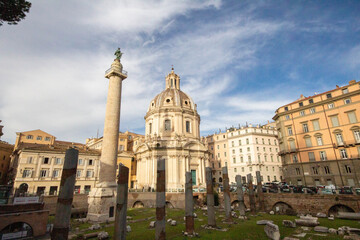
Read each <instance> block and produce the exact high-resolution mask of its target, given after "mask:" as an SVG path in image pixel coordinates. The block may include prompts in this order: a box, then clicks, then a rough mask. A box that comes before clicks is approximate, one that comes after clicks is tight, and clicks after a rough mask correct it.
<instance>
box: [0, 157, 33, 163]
mask: <svg viewBox="0 0 360 240" xmlns="http://www.w3.org/2000/svg"><path fill="white" fill-rule="evenodd" d="M3 160H5V156H4V159H3ZM27 163H32V157H27Z"/></svg>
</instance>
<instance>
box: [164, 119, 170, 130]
mask: <svg viewBox="0 0 360 240" xmlns="http://www.w3.org/2000/svg"><path fill="white" fill-rule="evenodd" d="M170 130H171V122H170V120H169V119H166V120H165V131H170Z"/></svg>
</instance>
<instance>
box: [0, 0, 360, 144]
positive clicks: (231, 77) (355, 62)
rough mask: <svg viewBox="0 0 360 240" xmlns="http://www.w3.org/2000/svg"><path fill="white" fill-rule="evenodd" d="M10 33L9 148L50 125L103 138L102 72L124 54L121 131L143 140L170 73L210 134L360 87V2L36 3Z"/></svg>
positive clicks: (5, 112) (6, 85)
mask: <svg viewBox="0 0 360 240" xmlns="http://www.w3.org/2000/svg"><path fill="white" fill-rule="evenodd" d="M32 4H33V5H32V8H31V9H30V13H28V14H27V17H26V19H25V20H23V21H21V22H20V23H19V25H17V26H9V25H3V26H2V27H0V66H1V67H0V86H1V94H0V119H1V120H3V122H2V124H3V125H4V126H5V127H4V136H3V137H2V140H5V141H8V142H11V143H13V142H14V140H15V137H16V134H15V132H19V131H28V130H33V129H42V130H44V131H46V132H49V133H51V134H53V135H55V136H56V137H57V138H58V139H61V140H69V141H77V142H85V139H86V138H88V137H92V136H96V133H97V130H98V129H99V132H100V134H101V133H102V130H103V121H104V115H105V104H106V94H107V87H108V81H107V79H105V78H104V71H105V70H106V69H107V68H109V67H110V64H111V62H112V60H113V59H114V56H113V53H114V51H115V49H116V48H117V47H121V49H122V51H123V52H124V55H123V57H122V63H123V65H124V69H125V70H127V71H128V72H129V75H128V79H126V80H125V81H124V82H123V95H122V109H121V123H120V128H121V130H122V131H126V130H129V131H134V132H137V133H143V132H144V123H145V122H144V116H145V114H146V111H147V108H148V104H149V103H150V101H151V99H152V98H153V97H155V96H156V95H157V94H158V93H160V92H161V91H162V90H163V89H164V87H165V80H164V77H165V76H166V75H167V74H168V73H169V71H170V69H171V65H174V68H175V72H176V73H177V74H178V75H180V77H181V89H182V90H183V91H184V92H186V93H188V94H189V95H190V96H191V97H192V98H193V100H194V101H195V102H196V103H197V105H198V112H199V114H200V116H201V125H200V129H201V134H202V135H207V134H211V133H214V132H215V131H218V129H219V128H221V129H224V128H225V127H231V126H238V125H239V124H245V123H246V122H248V123H253V124H258V123H260V124H263V123H266V122H267V121H268V120H271V118H272V117H273V115H274V111H275V110H276V108H278V107H280V106H281V105H284V104H286V103H289V102H291V101H294V100H296V99H298V98H299V96H300V94H303V95H305V96H310V95H313V94H314V93H315V92H317V93H319V92H323V91H327V90H330V89H333V88H335V85H346V84H347V83H348V81H350V80H352V79H356V80H359V79H360V17H359V16H360V15H359V12H360V2H359V1H220V0H209V1H191V0H188V1H151V0H150V1H136V0H131V1H85V0H82V1H81V0H80V1H66V2H64V1H61V2H60V1H54V0H51V1H33V2H32Z"/></svg>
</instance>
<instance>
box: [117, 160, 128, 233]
mask: <svg viewBox="0 0 360 240" xmlns="http://www.w3.org/2000/svg"><path fill="white" fill-rule="evenodd" d="M128 179H129V168H127V167H125V166H124V165H122V164H119V176H118V186H117V196H116V213H115V226H114V239H115V240H125V239H126V232H127V231H126V226H127V225H126V212H127V199H128V182H129V180H128Z"/></svg>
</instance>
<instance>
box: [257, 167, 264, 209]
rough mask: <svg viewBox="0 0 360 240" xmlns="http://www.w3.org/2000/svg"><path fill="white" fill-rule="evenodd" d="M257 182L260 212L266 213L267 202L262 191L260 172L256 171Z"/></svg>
mask: <svg viewBox="0 0 360 240" xmlns="http://www.w3.org/2000/svg"><path fill="white" fill-rule="evenodd" d="M256 182H257V185H256V189H257V195H258V199H259V211H261V212H265V200H264V193H263V191H262V184H261V175H260V171H256Z"/></svg>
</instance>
